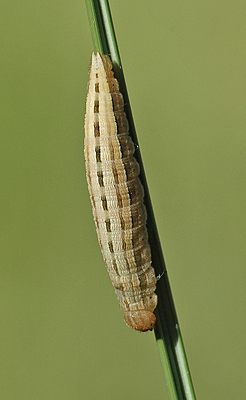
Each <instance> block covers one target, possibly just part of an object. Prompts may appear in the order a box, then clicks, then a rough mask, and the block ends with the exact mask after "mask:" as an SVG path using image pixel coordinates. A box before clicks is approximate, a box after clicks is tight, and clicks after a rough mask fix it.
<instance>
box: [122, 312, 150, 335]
mask: <svg viewBox="0 0 246 400" xmlns="http://www.w3.org/2000/svg"><path fill="white" fill-rule="evenodd" d="M124 318H125V321H126V323H127V325H128V326H130V327H131V328H132V329H135V330H136V331H140V332H147V331H152V329H153V328H154V326H155V322H156V316H155V314H154V313H152V311H149V310H136V311H125V312H124Z"/></svg>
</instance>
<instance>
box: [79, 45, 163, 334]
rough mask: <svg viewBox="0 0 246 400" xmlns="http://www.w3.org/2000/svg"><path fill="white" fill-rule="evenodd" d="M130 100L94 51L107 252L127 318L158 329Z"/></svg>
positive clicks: (93, 112)
mask: <svg viewBox="0 0 246 400" xmlns="http://www.w3.org/2000/svg"><path fill="white" fill-rule="evenodd" d="M123 105H124V100H123V96H122V94H121V93H120V92H119V84H118V81H117V80H116V78H114V73H113V71H112V63H111V61H110V59H109V57H108V56H101V55H100V54H99V53H97V54H96V55H95V54H94V53H92V57H91V63H90V69H89V82H88V90H87V98H86V114H85V141H84V152H85V165H86V177H87V182H88V188H89V193H90V199H91V204H92V210H93V216H94V220H95V224H96V230H97V236H98V240H99V244H100V246H101V250H102V254H103V258H104V261H105V264H106V267H107V270H108V272H109V275H110V278H111V281H112V284H113V286H114V288H115V291H116V294H117V297H118V300H119V303H120V307H121V309H122V310H123V311H124V318H125V321H126V323H127V325H129V326H130V327H131V328H133V329H135V330H139V331H142V332H144V331H148V330H152V329H153V327H154V325H155V321H156V317H155V315H154V313H153V311H154V310H155V308H156V305H157V295H156V294H155V293H154V292H155V289H156V277H155V272H154V268H153V267H152V265H151V253H150V246H149V243H148V234H147V229H146V219H147V216H146V210H145V206H144V204H143V196H144V192H143V187H142V185H141V183H140V180H139V177H138V175H139V172H140V171H139V164H138V163H137V161H136V159H135V158H134V156H133V154H134V152H135V146H134V143H133V142H132V140H131V138H130V136H129V134H128V122H127V119H126V115H125V112H124V111H123Z"/></svg>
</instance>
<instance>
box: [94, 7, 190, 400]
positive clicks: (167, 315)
mask: <svg viewBox="0 0 246 400" xmlns="http://www.w3.org/2000/svg"><path fill="white" fill-rule="evenodd" d="M86 6H87V11H88V17H89V21H90V27H91V32H92V37H93V42H94V47H95V51H99V52H100V53H102V54H109V55H110V57H111V60H112V63H113V67H114V73H115V77H116V78H117V79H118V81H119V84H120V91H121V93H122V94H123V97H124V100H125V103H126V106H125V112H126V115H127V119H128V122H129V134H130V136H131V137H132V139H133V141H134V143H135V144H136V145H137V144H138V140H137V136H136V131H135V126H134V121H133V118H132V112H131V107H130V103H129V97H128V93H127V88H126V84H125V79H124V74H123V70H122V65H121V60H120V55H119V50H118V45H117V41H116V37H115V32H114V27H113V22H112V18H111V13H110V8H109V4H108V1H107V0H86ZM135 157H136V159H137V161H138V163H139V164H140V168H141V173H140V179H141V182H142V184H143V187H144V192H145V198H144V203H145V206H146V209H147V214H148V220H147V228H148V234H149V243H150V246H151V254H152V264H153V266H154V268H155V271H156V275H157V276H160V279H159V280H158V282H157V289H156V293H157V295H158V306H157V309H156V312H155V314H156V317H157V322H156V327H155V335H156V340H157V346H158V350H159V354H160V358H161V362H162V366H163V370H164V374H165V378H166V384H167V388H168V393H169V397H170V400H195V393H194V388H193V385H192V380H191V375H190V371H189V367H188V361H187V358H186V354H185V349H184V345H183V340H182V336H181V332H180V327H179V323H178V319H177V315H176V311H175V306H174V302H173V297H172V293H171V289H170V284H169V280H168V276H167V271H166V266H165V262H164V258H163V254H162V250H161V245H160V240H159V236H158V232H157V227H156V223H155V218H154V213H153V209H152V205H151V200H150V196H149V191H148V186H147V182H146V177H145V173H144V168H143V163H142V159H141V155H140V152H139V151H137V152H136V154H135Z"/></svg>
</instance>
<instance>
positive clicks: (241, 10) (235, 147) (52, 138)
mask: <svg viewBox="0 0 246 400" xmlns="http://www.w3.org/2000/svg"><path fill="white" fill-rule="evenodd" d="M110 4H111V11H112V14H113V19H114V23H115V29H116V34H117V38H118V43H119V47H120V52H121V57H122V61H123V67H124V71H125V77H126V80H127V85H128V91H129V96H130V99H131V105H132V109H133V113H134V117H135V123H136V128H137V132H138V137H139V142H140V146H141V151H142V157H143V161H144V164H145V170H146V175H147V179H148V183H149V188H150V193H151V197H152V202H153V207H154V211H155V215H156V219H157V224H158V228H159V233H160V237H161V242H162V245H163V250H164V255H165V259H166V263H167V268H168V272H169V277H170V281H171V286H172V290H173V295H174V299H175V304H176V307H177V312H178V316H179V320H180V324H181V328H182V334H183V339H184V342H185V347H186V351H187V355H188V359H189V363H190V368H191V373H192V377H193V381H194V385H195V389H196V394H197V397H198V399H199V400H207V399H216V400H222V399H223V400H231V399H235V398H237V399H239V398H240V399H242V398H244V396H245V369H246V362H245V359H246V351H245V328H246V320H245V278H246V273H245V259H246V246H245V228H246V212H245V200H246V189H245V173H246V162H245V152H246V139H245V123H246V118H245V105H246V101H245V93H246V81H245V61H246V57H245V45H246V33H245V17H246V3H245V1H243V0H241V1H232V0H230V1H229V0H223V1H222V0H220V1H211V0H209V1H206V2H202V1H195V0H190V1H188V2H184V1H181V0H177V1H176V2H174V1H171V0H167V1H161V0H158V1H155V2H150V1H148V2H147V1H140V0H135V1H133V0H125V1H124V2H120V1H116V0H112V1H111V2H110ZM0 15H1V25H0V32H1V47H0V53H1V54H0V63H1V76H0V81H1V96H0V98H1V100H0V101H1V108H0V109H1V111H0V112H1V136H0V141H1V146H0V152H1V156H0V164H1V165H0V170H1V196H0V203H1V225H0V226H1V228H0V233H1V244H0V246H1V249H0V276H1V281H0V282H1V290H0V318H1V324H0V382H1V384H0V398H1V399H3V400H24V399H25V400H29V399H30V400H50V399H54V400H58V399H59V400H68V399H69V400H80V399H88V400H94V399H103V400H104V399H105V400H106V399H136V400H138V399H157V400H158V399H167V392H166V388H165V383H164V379H163V373H162V369H161V364H160V360H159V355H158V352H157V348H156V343H155V339H154V334H153V333H147V334H139V333H137V332H134V331H131V330H130V329H129V328H128V327H126V326H125V323H124V321H123V315H122V312H121V311H120V310H119V306H118V303H117V300H116V296H115V294H114V290H113V288H112V286H111V283H110V281H109V278H108V275H107V272H106V270H105V267H104V264H103V261H102V256H101V254H100V250H99V246H98V243H97V238H96V233H95V227H94V222H93V219H92V213H91V207H90V203H89V196H88V192H87V186H86V180H85V170H84V159H83V115H84V102H85V95H86V83H87V79H88V65H89V59H90V53H91V52H92V50H93V44H92V40H91V34H90V31H89V24H88V20H87V15H86V9H85V4H84V2H83V0H81V1H78V0H74V1H71V0H70V1H68V0H60V1H58V0H53V1H47V0H42V1H31V0H26V1H17V0H12V1H3V2H2V3H1V6H0Z"/></svg>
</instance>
